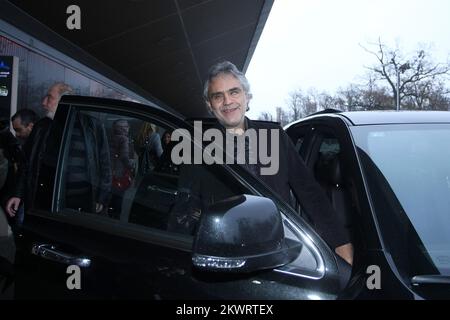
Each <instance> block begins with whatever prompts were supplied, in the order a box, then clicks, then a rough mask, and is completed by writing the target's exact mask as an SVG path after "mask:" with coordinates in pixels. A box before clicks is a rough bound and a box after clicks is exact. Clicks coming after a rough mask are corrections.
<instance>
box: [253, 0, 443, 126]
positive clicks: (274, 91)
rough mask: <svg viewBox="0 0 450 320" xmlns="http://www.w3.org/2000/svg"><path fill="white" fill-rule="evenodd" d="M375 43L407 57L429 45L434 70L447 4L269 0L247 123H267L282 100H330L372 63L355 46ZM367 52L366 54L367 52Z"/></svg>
mask: <svg viewBox="0 0 450 320" xmlns="http://www.w3.org/2000/svg"><path fill="white" fill-rule="evenodd" d="M379 37H381V40H382V42H384V43H386V44H388V45H389V46H391V47H396V45H398V47H399V48H400V49H402V50H403V51H404V52H405V53H409V52H413V51H414V49H415V48H417V47H418V44H419V43H424V44H430V45H432V51H431V53H432V54H433V58H434V61H435V62H445V61H446V60H447V58H448V57H449V54H450V1H449V0H275V1H274V4H273V7H272V10H271V12H270V15H269V18H268V20H267V22H266V25H265V27H264V31H263V33H262V35H261V38H260V40H259V43H258V46H257V48H256V50H255V53H254V55H253V58H252V60H251V62H250V65H249V68H248V70H247V73H246V75H247V77H248V79H249V81H250V85H251V90H252V93H253V100H252V101H251V102H250V111H249V113H248V115H249V116H250V117H251V118H255V119H256V118H257V117H258V116H259V114H260V113H261V112H270V113H272V114H273V115H275V107H277V106H281V107H284V106H285V104H286V100H287V97H288V94H289V92H291V91H293V90H295V89H297V88H301V89H303V90H307V89H308V88H310V87H314V88H316V89H317V90H319V91H328V92H329V93H331V94H333V93H335V91H336V90H337V89H338V88H339V87H346V86H347V85H348V84H349V83H351V82H358V79H360V78H361V76H363V75H364V73H365V72H366V71H365V68H364V66H369V65H373V64H374V63H375V60H374V57H373V56H371V55H370V54H368V53H367V52H365V51H364V50H363V49H362V48H361V46H360V44H361V45H364V46H365V47H370V43H374V42H375V43H376V42H377V40H378V38H379ZM372 48H373V47H372Z"/></svg>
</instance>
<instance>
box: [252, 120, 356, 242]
mask: <svg viewBox="0 0 450 320" xmlns="http://www.w3.org/2000/svg"><path fill="white" fill-rule="evenodd" d="M246 124H247V129H250V128H253V129H256V130H258V129H269V130H270V129H275V130H278V131H279V140H278V141H279V170H278V173H277V174H275V175H261V174H258V177H259V178H260V179H261V180H262V181H263V182H264V183H265V184H266V185H267V186H269V187H270V188H271V189H272V190H273V191H274V192H275V193H277V194H279V195H280V197H281V198H282V199H283V200H284V201H286V202H287V203H290V202H291V198H290V190H292V192H293V193H294V195H295V196H296V198H297V200H298V202H299V203H300V204H301V206H302V208H303V209H304V210H305V212H306V213H307V214H308V216H309V217H310V219H311V220H312V222H313V224H314V226H315V230H316V231H317V232H318V233H319V234H320V235H321V236H322V238H323V239H324V240H325V241H326V242H327V243H328V245H329V246H330V247H332V248H336V247H338V246H340V245H343V244H346V243H349V242H350V235H349V234H348V232H347V231H346V229H345V227H344V225H343V224H342V223H341V222H340V220H339V219H338V217H337V215H336V212H335V211H334V209H333V207H332V206H331V204H330V202H329V200H328V198H327V196H326V194H325V192H324V190H323V189H322V188H321V187H320V185H319V184H318V183H317V181H316V180H315V178H314V176H313V174H312V172H311V170H310V169H309V168H308V167H307V166H306V165H305V163H304V162H303V160H302V159H301V158H300V155H299V154H298V152H297V151H296V150H295V147H294V144H293V143H292V140H291V139H290V138H289V136H288V135H287V134H286V132H285V131H284V130H283V129H282V128H281V126H279V125H278V124H274V123H270V122H260V121H251V120H249V119H246ZM258 140H259V139H258ZM270 141H271V140H270V139H268V150H271V149H272V148H271V142H270ZM257 167H258V169H259V167H261V164H259V162H258V164H257ZM256 172H258V173H259V172H260V170H256Z"/></svg>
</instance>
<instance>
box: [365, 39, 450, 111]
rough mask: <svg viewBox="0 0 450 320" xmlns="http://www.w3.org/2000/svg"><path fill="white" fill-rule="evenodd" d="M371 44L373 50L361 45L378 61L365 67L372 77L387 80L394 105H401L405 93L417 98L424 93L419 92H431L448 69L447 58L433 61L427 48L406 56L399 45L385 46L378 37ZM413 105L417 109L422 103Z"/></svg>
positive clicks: (449, 70) (446, 73)
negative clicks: (394, 46) (397, 46)
mask: <svg viewBox="0 0 450 320" xmlns="http://www.w3.org/2000/svg"><path fill="white" fill-rule="evenodd" d="M373 45H375V46H376V47H377V49H376V50H369V49H367V48H365V47H363V46H361V47H362V48H363V49H364V50H366V51H367V52H368V53H370V54H372V55H373V56H374V57H375V58H376V59H377V64H376V65H375V66H372V67H369V68H368V69H369V70H370V71H371V72H372V73H373V76H374V80H375V81H378V80H382V81H383V82H385V83H387V85H388V87H389V89H390V91H391V93H392V97H393V99H392V102H393V103H392V104H393V105H394V106H395V105H396V104H397V103H398V104H399V106H400V105H401V102H402V101H403V100H404V99H405V98H408V97H411V98H414V99H416V100H417V99H418V102H420V100H422V99H424V96H421V95H423V94H426V95H429V94H430V93H431V92H433V90H434V87H435V86H436V85H437V83H439V81H440V80H441V79H443V77H445V75H448V74H449V72H450V65H449V63H448V62H446V63H434V62H432V59H431V56H430V54H429V53H428V52H429V51H430V50H429V49H419V50H417V51H416V52H415V53H414V54H413V55H411V56H410V57H408V58H406V57H404V56H403V54H402V53H401V52H400V50H399V49H391V48H388V47H387V46H386V45H385V44H383V43H382V42H381V39H379V40H378V43H377V44H373ZM419 88H421V89H419ZM397 90H398V94H399V96H398V98H397ZM423 90H425V91H423ZM425 92H426V93H425ZM416 106H417V108H419V109H420V108H421V106H422V104H421V103H418V104H416Z"/></svg>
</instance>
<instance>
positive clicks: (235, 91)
mask: <svg viewBox="0 0 450 320" xmlns="http://www.w3.org/2000/svg"><path fill="white" fill-rule="evenodd" d="M251 97H252V96H251V93H250V85H249V83H248V80H247V79H246V77H245V75H244V74H243V73H242V72H240V71H239V70H238V69H237V68H236V66H235V65H234V64H232V63H231V62H228V61H225V62H221V63H218V64H216V65H214V66H213V67H212V68H211V69H210V72H209V75H208V78H207V81H206V83H205V87H204V99H205V101H206V105H207V108H208V110H209V111H210V113H211V114H213V115H214V116H215V117H216V118H217V120H218V122H219V124H220V125H219V129H220V130H221V131H222V132H223V133H224V134H225V135H234V136H242V135H244V134H245V133H246V131H248V130H249V129H254V130H255V131H256V133H257V137H258V140H259V139H260V132H262V131H263V130H261V129H266V130H269V131H270V130H275V132H276V133H277V134H276V135H275V136H276V139H275V140H274V141H272V139H270V138H269V139H267V150H270V153H271V154H272V155H274V152H275V153H277V154H278V159H277V160H278V161H279V163H278V164H277V166H275V168H267V165H266V166H265V165H263V164H261V161H260V159H258V161H256V163H254V162H252V161H249V159H250V156H249V155H250V154H251V153H252V150H251V149H252V148H251V144H250V143H248V142H247V141H248V140H246V143H245V149H244V150H245V155H244V158H245V159H246V161H245V163H243V164H242V165H243V166H244V167H245V168H246V169H247V170H248V171H249V172H251V173H252V174H253V175H255V176H256V177H258V178H259V179H260V180H262V181H263V182H264V183H265V184H266V185H267V186H269V187H270V188H271V189H272V190H273V191H274V192H275V193H277V194H278V195H279V196H280V197H281V198H282V199H283V200H284V201H286V202H287V203H290V202H291V198H290V191H291V190H292V191H293V193H294V195H295V196H296V198H297V200H298V201H299V202H300V204H301V205H302V207H303V208H304V209H305V211H306V213H308V215H309V216H310V218H311V220H312V222H313V223H314V226H315V229H316V231H317V232H318V233H319V234H320V235H321V236H322V237H323V239H324V240H325V241H326V242H327V243H328V245H329V246H330V247H332V248H334V249H335V252H336V253H337V254H338V255H340V256H341V257H342V258H343V259H345V260H346V261H347V262H348V263H350V264H352V262H353V246H352V244H351V243H350V235H349V234H348V233H347V231H346V229H345V228H344V226H343V225H342V224H341V222H340V220H339V219H338V218H337V217H336V213H335V211H334V209H333V208H332V206H331V204H330V203H329V200H328V198H327V196H326V194H325V192H324V191H323V190H322V189H321V187H320V186H319V184H318V183H317V182H316V180H315V179H314V176H313V175H312V173H311V172H310V170H309V169H308V168H307V167H306V165H305V164H304V162H303V160H302V159H301V158H300V156H299V154H298V152H297V151H296V150H295V147H294V145H293V143H292V141H291V140H290V138H289V137H288V135H287V134H286V133H285V132H284V130H283V129H282V128H281V127H280V126H279V125H276V124H272V123H267V122H266V123H263V122H258V121H251V120H250V119H248V118H247V117H245V112H246V111H247V110H248V103H249V101H250V99H251ZM253 152H254V151H253ZM239 153H240V151H238V150H237V149H236V148H235V149H234V155H232V156H234V158H235V159H236V158H238V157H239ZM240 156H241V159H242V154H241V155H240ZM238 163H239V162H238ZM194 167H195V166H194ZM268 169H271V170H268ZM273 169H275V170H273ZM264 170H265V171H264ZM182 179H183V177H182V176H181V177H180V180H182ZM188 180H189V181H191V182H192V183H191V184H192V186H191V188H190V189H191V193H193V194H192V198H199V199H205V198H207V197H205V196H204V195H202V194H201V193H208V192H209V191H208V190H202V188H201V187H198V188H196V187H195V186H197V185H200V182H199V181H201V174H200V175H199V174H196V175H194V177H192V178H190V179H188ZM210 181H211V179H210ZM196 193H199V194H196ZM199 207H205V204H201V205H199ZM194 212H196V214H195V215H196V216H197V217H198V216H199V212H201V208H200V209H198V210H194ZM179 220H181V219H179ZM172 221H174V219H172ZM191 224H192V223H191Z"/></svg>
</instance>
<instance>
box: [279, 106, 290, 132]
mask: <svg viewBox="0 0 450 320" xmlns="http://www.w3.org/2000/svg"><path fill="white" fill-rule="evenodd" d="M276 113H277V118H276V121H277V122H279V123H280V125H281V126H282V127H284V126H285V125H287V124H288V123H289V122H291V121H292V120H291V119H290V117H289V115H288V114H287V112H285V111H284V110H283V109H282V108H281V107H277V108H276Z"/></svg>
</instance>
